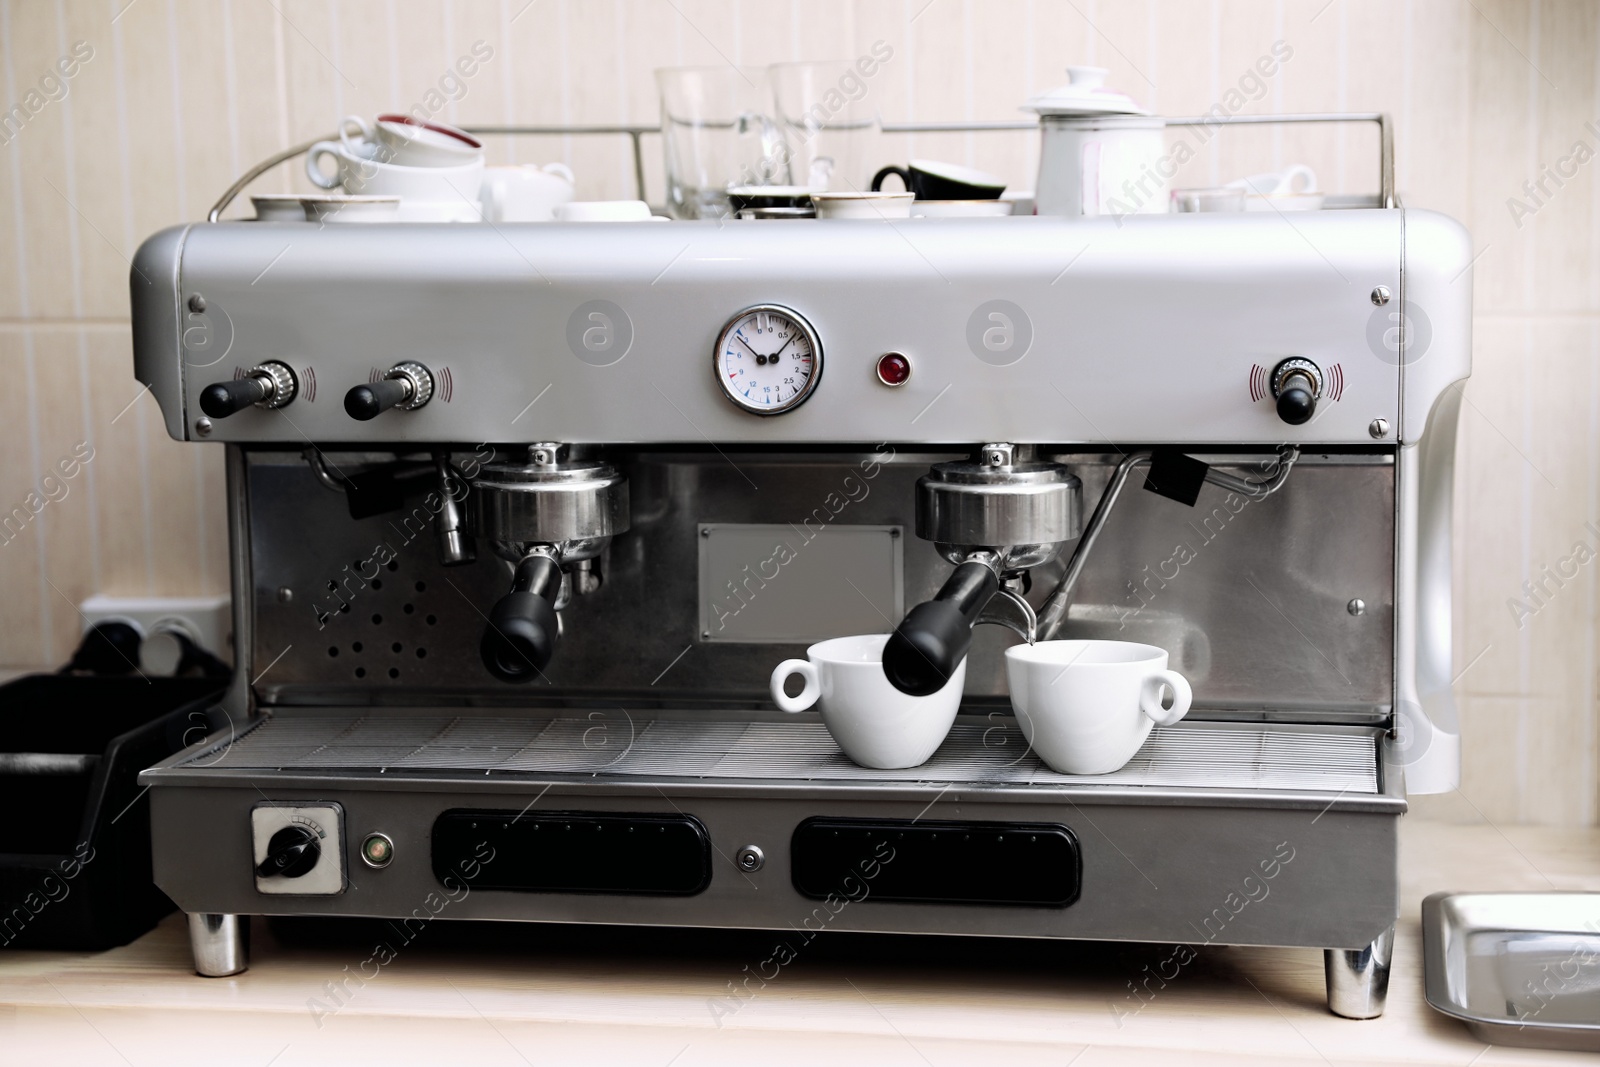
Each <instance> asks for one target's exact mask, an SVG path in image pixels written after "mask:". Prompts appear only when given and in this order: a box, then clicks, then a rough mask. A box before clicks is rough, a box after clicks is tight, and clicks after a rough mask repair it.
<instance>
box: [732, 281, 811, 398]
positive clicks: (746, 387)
mask: <svg viewBox="0 0 1600 1067" xmlns="http://www.w3.org/2000/svg"><path fill="white" fill-rule="evenodd" d="M714 365H715V367H716V372H717V383H718V384H719V385H721V386H722V391H723V392H724V393H727V394H728V399H729V400H732V401H733V402H734V403H735V404H738V405H739V406H740V407H741V408H744V410H746V411H750V412H754V413H755V414H757V415H781V414H782V413H784V412H785V411H793V410H794V409H795V408H797V407H799V406H800V405H801V404H803V403H805V401H806V398H807V397H809V396H810V395H811V391H812V390H813V389H815V388H816V387H817V381H818V380H819V379H820V378H821V377H822V343H821V342H820V341H819V340H817V331H815V330H813V329H812V328H811V324H810V323H809V322H807V321H806V320H805V319H803V318H801V317H800V316H799V315H798V314H797V313H795V312H794V311H791V310H790V309H788V308H786V307H780V306H778V305H777V304H757V305H756V306H755V307H752V308H745V309H744V310H743V311H741V312H739V314H737V315H735V316H734V317H733V318H732V320H730V321H729V323H728V325H726V326H724V327H723V328H722V334H721V336H719V337H718V338H717V351H716V357H715V360H714Z"/></svg>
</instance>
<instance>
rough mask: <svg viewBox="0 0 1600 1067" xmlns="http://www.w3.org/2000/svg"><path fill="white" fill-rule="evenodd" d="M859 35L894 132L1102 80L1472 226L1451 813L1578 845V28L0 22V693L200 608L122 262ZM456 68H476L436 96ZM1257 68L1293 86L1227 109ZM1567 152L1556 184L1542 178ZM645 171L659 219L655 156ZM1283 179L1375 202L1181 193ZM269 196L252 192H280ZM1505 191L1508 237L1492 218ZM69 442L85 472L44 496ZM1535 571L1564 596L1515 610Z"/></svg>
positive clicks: (212, 586) (160, 13)
mask: <svg viewBox="0 0 1600 1067" xmlns="http://www.w3.org/2000/svg"><path fill="white" fill-rule="evenodd" d="M880 40H881V41H884V42H886V43H887V44H888V45H889V46H890V47H892V48H893V49H894V56H893V58H892V59H891V60H890V61H889V62H888V63H887V64H886V65H885V66H884V68H883V69H882V70H881V71H880V72H879V73H878V74H877V75H876V76H875V77H874V78H873V79H872V80H871V82H870V85H869V92H870V93H871V94H872V96H873V99H874V101H875V103H876V105H877V107H878V109H879V112H880V113H881V114H882V115H883V116H884V117H885V118H887V119H891V120H893V119H921V120H939V119H945V120H954V119H991V118H1001V119H1003V118H1012V117H1016V116H1017V114H1018V112H1017V110H1016V108H1017V105H1018V104H1019V103H1020V102H1021V101H1022V100H1023V99H1024V98H1026V97H1027V96H1028V95H1029V94H1030V93H1032V92H1034V91H1037V90H1039V89H1042V88H1046V87H1048V86H1050V85H1052V84H1055V83H1058V82H1060V81H1062V80H1063V74H1062V68H1063V67H1064V66H1065V65H1066V64H1067V63H1069V62H1072V63H1079V62H1091V63H1098V64H1101V65H1104V66H1108V67H1110V68H1111V70H1112V72H1113V74H1112V81H1113V83H1114V84H1115V85H1117V86H1120V87H1122V88H1124V89H1126V90H1127V91H1129V92H1130V93H1132V94H1133V95H1134V96H1136V97H1138V98H1140V99H1142V100H1144V101H1147V102H1149V103H1150V104H1152V105H1154V106H1155V107H1156V108H1157V109H1159V110H1160V111H1162V112H1164V113H1166V114H1197V113H1200V112H1203V111H1205V110H1207V109H1208V108H1210V107H1211V106H1212V105H1213V104H1214V103H1217V102H1219V101H1224V100H1226V99H1227V94H1228V93H1229V91H1230V90H1232V89H1236V88H1238V87H1239V86H1240V85H1241V82H1243V83H1244V89H1245V90H1246V92H1245V95H1246V96H1251V97H1255V99H1250V100H1247V101H1245V102H1244V106H1243V110H1245V111H1261V112H1271V111H1323V110H1327V111H1333V110H1383V111H1388V112H1390V113H1391V114H1393V115H1394V117H1395V119H1396V122H1397V128H1398V169H1399V186H1400V190H1401V193H1402V195H1403V197H1404V199H1405V200H1406V202H1407V203H1408V204H1410V205H1413V206H1420V207H1428V208H1435V209H1438V210H1441V211H1444V212H1447V213H1449V214H1451V215H1454V216H1456V217H1457V218H1460V219H1462V220H1463V221H1465V222H1466V223H1467V224H1468V225H1469V226H1470V227H1471V229H1472V232H1473V235H1474V238H1475V240H1476V243H1477V249H1478V252H1479V254H1480V258H1479V260H1478V262H1477V268H1476V272H1475V279H1474V280H1475V286H1476V297H1477V329H1476V341H1475V345H1476V351H1475V353H1474V358H1475V373H1474V377H1473V379H1472V382H1471V384H1470V386H1469V387H1468V389H1467V391H1466V397H1467V404H1466V405H1465V409H1464V410H1465V414H1464V426H1463V434H1462V444H1461V460H1462V473H1461V476H1460V488H1461V493H1460V494H1459V497H1458V504H1457V514H1458V534H1457V539H1456V541H1457V547H1458V551H1457V555H1456V573H1457V586H1456V588H1457V598H1456V604H1457V619H1458V629H1457V639H1456V640H1457V669H1458V670H1459V671H1460V672H1461V677H1460V679H1459V681H1458V683H1457V690H1458V693H1459V695H1460V698H1461V705H1462V711H1463V717H1464V722H1463V727H1464V731H1465V734H1466V743H1465V764H1466V766H1465V784H1464V786H1463V789H1462V791H1461V794H1460V795H1459V796H1457V797H1454V798H1451V801H1450V803H1452V804H1454V805H1455V809H1454V810H1459V811H1461V812H1463V813H1466V814H1467V815H1468V816H1469V817H1476V816H1477V815H1479V814H1481V815H1482V816H1484V817H1487V818H1490V819H1494V820H1496V821H1500V820H1510V821H1533V822H1550V823H1592V822H1593V821H1595V816H1596V780H1595V779H1596V728H1595V717H1596V710H1595V702H1596V694H1595V667H1596V664H1595V645H1596V620H1595V593H1596V583H1595V572H1596V569H1597V567H1600V564H1597V563H1592V562H1582V563H1579V562H1576V561H1575V560H1572V559H1568V561H1567V562H1566V563H1565V564H1563V562H1562V561H1563V560H1564V559H1567V558H1568V557H1571V556H1572V554H1573V553H1574V550H1575V545H1577V544H1579V543H1582V544H1585V545H1587V546H1588V548H1591V549H1596V550H1600V533H1597V532H1596V529H1597V528H1600V481H1597V479H1600V460H1597V456H1596V453H1597V445H1600V318H1597V313H1600V184H1597V183H1596V182H1595V179H1594V171H1595V169H1596V167H1597V166H1600V163H1595V162H1589V161H1588V158H1587V157H1588V155H1589V154H1590V150H1593V149H1595V148H1597V147H1600V128H1589V127H1587V126H1586V125H1585V124H1586V123H1588V122H1590V121H1592V120H1595V119H1600V62H1597V56H1600V5H1596V4H1595V3H1593V2H1592V0H1543V2H1541V0H1522V2H1514V0H1472V2H1466V0H1304V2H1301V0H1209V2H1208V0H1135V2H1125V3H1112V2H1110V0H1098V2H1096V0H1075V2H1072V3H1068V2H1065V0H1062V2H1056V0H984V2H983V3H978V2H977V0H903V2H902V0H807V2H805V3H800V2H798V0H788V2H783V0H453V2H448V0H447V2H442V3H436V4H426V3H422V2H416V0H315V2H314V0H0V49H3V56H0V59H3V68H0V106H5V107H8V108H9V107H11V106H12V105H13V104H17V105H20V106H22V107H23V109H24V113H25V114H27V116H28V117H27V120H26V122H25V123H23V124H22V126H21V128H20V129H13V130H8V131H7V132H6V135H5V136H6V143H4V144H3V145H0V205H4V207H0V511H10V510H11V509H12V508H13V507H14V506H17V505H23V506H26V504H27V503H28V501H29V496H28V494H29V493H30V492H33V493H37V494H38V496H37V497H36V498H34V502H35V503H37V502H38V501H41V500H48V503H45V504H43V506H42V507H41V508H40V510H39V513H38V514H37V516H36V517H34V518H33V519H32V520H31V522H29V523H28V524H27V525H26V527H25V528H24V529H23V530H22V531H21V533H20V534H18V535H16V536H15V537H13V538H12V539H10V540H9V541H7V542H6V543H4V544H0V665H32V664H53V663H58V662H60V661H61V660H62V659H63V658H64V657H65V656H66V655H67V653H68V652H69V651H70V650H71V647H72V645H73V643H74V639H75V635H76V632H77V628H78V619H77V617H76V614H75V609H74V607H73V605H74V604H75V603H76V602H78V601H79V600H81V599H82V598H83V597H84V596H86V595H87V594H89V593H90V592H92V591H95V590H100V591H105V592H112V593H124V594H127V593H172V594H180V593H198V592H211V591H220V590H223V589H225V588H226V570H225V552H226V545H225V539H226V531H225V528H224V525H223V522H222V510H221V507H220V503H221V494H222V476H221V453H220V449H211V448H191V447H184V446H179V445H177V444H175V443H173V442H171V441H168V440H167V439H166V436H165V434H164V433H163V432H162V430H161V428H160V422H159V419H158V416H157V412H156V409H155V405H154V403H153V402H152V401H151V400H150V398H149V397H147V396H143V395H141V393H140V390H139V387H138V385H137V384H136V383H135V382H134V380H133V378H132V376H131V366H130V353H129V342H128V328H127V314H128V311H127V297H126V294H127V288H126V284H125V277H126V274H127V269H128V264H127V261H128V257H129V256H130V255H131V254H132V252H133V250H134V248H135V247H136V246H137V244H138V242H139V241H140V240H141V239H142V238H144V237H145V236H147V235H148V234H150V233H151V232H152V231H154V230H156V229H158V228H160V227H163V226H166V225H168V224H171V223H175V222H179V221H181V220H189V219H196V218H199V217H201V216H202V215H203V214H204V212H205V211H206V209H207V207H208V206H209V205H210V203H211V202H212V200H213V199H215V197H216V196H217V195H218V194H219V193H220V192H221V191H222V190H223V189H224V188H226V187H227V185H228V184H229V183H230V181H231V180H232V179H233V177H234V176H235V175H237V174H238V173H239V172H241V171H242V170H243V169H244V168H245V167H246V166H248V165H249V164H250V163H251V162H253V161H255V160H257V159H260V158H263V157H265V156H267V155H269V154H270V153H272V152H273V151H275V150H277V149H278V148H279V147H281V146H284V145H287V144H290V143H293V142H295V141H298V140H302V139H306V138H308V137H312V136H315V135H317V134H319V133H322V132H324V131H328V130H330V129H331V128H332V127H333V125H334V123H335V121H336V120H337V119H338V118H339V117H340V116H341V115H344V114H347V113H351V112H357V113H363V114H368V115H370V114H373V113H375V112H377V111H378V110H380V109H389V108H393V107H396V106H398V107H402V108H407V109H409V108H410V107H412V106H413V105H415V104H419V103H421V104H423V105H424V106H429V107H434V106H436V107H437V112H438V114H439V115H440V116H441V117H443V118H445V119H446V120H449V121H452V122H459V123H503V122H519V123H557V122H566V123H575V122H594V123H616V122H653V121H654V119H655V115H656V97H655V87H654V82H653V78H652V74H651V72H652V70H653V69H654V68H656V67H660V66H669V65H680V64H723V63H728V62H733V63H739V64H745V65H762V64H766V63H770V62H775V61H783V60H793V59H808V58H833V57H853V56H856V55H858V54H860V53H862V52H864V51H866V50H867V49H869V48H870V47H871V46H872V44H873V43H874V42H876V41H880ZM80 41H81V42H85V44H83V45H78V44H77V42H80ZM479 41H482V42H484V43H485V44H487V45H488V46H489V47H490V48H492V49H493V53H494V54H493V57H492V58H491V59H489V60H488V61H487V62H485V63H483V64H482V65H481V67H480V68H479V69H478V71H477V72H476V73H475V74H474V75H473V76H472V77H470V78H467V79H464V80H462V81H461V82H459V83H458V82H453V81H451V79H450V76H449V75H447V71H448V69H449V68H450V66H451V65H452V64H453V63H454V61H455V60H456V59H457V58H458V57H460V56H463V55H465V54H467V53H468V52H469V51H470V50H471V49H472V46H473V45H474V43H475V42H479ZM1275 41H1283V42H1285V43H1286V44H1287V45H1288V46H1289V47H1290V48H1292V50H1293V55H1292V57H1291V58H1289V59H1288V60H1287V61H1286V62H1284V63H1283V64H1282V66H1281V69H1279V70H1278V71H1277V72H1276V73H1275V74H1274V75H1273V76H1272V77H1271V78H1269V79H1265V80H1264V81H1263V82H1262V83H1261V84H1259V85H1257V84H1255V83H1252V82H1250V81H1248V72H1249V70H1250V68H1251V67H1252V65H1253V64H1254V63H1255V61H1256V60H1257V58H1258V57H1260V56H1262V55H1263V54H1265V53H1267V52H1268V51H1269V50H1270V49H1271V47H1272V45H1273V42H1275ZM62 60H64V61H65V65H66V68H67V69H70V70H71V71H72V76H71V77H70V78H64V77H62V76H61V75H60V73H59V71H60V69H61V68H60V67H58V61H62ZM441 86H442V88H443V89H444V90H446V91H439V90H440V89H441ZM30 94H31V95H30ZM15 114H16V112H13V115H15ZM1579 142H1582V144H1583V146H1584V151H1581V152H1579V153H1578V155H1579V156H1582V157H1583V162H1581V163H1580V162H1578V161H1577V160H1576V159H1572V160H1571V161H1570V162H1568V163H1565V164H1563V163H1562V160H1564V159H1568V158H1569V157H1571V156H1572V153H1573V152H1574V150H1575V147H1576V146H1577V145H1578V143H1579ZM646 148H647V157H646V162H647V171H648V175H649V181H650V185H651V194H652V197H653V198H659V197H660V195H661V193H660V189H661V177H660V175H661V164H660V150H659V144H658V143H657V142H654V141H653V140H648V141H647V142H646ZM494 153H495V155H496V156H497V157H498V158H500V159H517V160H521V161H527V160H537V161H545V160H549V159H561V160H564V161H566V162H567V163H569V164H570V165H571V166H572V167H573V169H574V170H575V171H577V173H578V175H579V181H580V187H581V193H582V195H584V196H587V197H593V198H606V197H617V196H629V195H632V178H631V175H632V165H631V161H630V157H629V156H628V154H627V150H626V142H624V141H622V140H620V139H618V140H606V139H587V138H549V139H545V140H543V141H532V140H529V141H524V142H522V143H519V144H516V145H509V144H497V145H495V146H494ZM911 155H917V156H931V157H936V158H947V159H954V160H956V161H959V162H967V163H972V164H977V165H981V166H983V167H985V168H987V169H990V170H995V171H998V172H1000V173H1002V174H1004V175H1006V176H1007V177H1008V178H1010V179H1011V180H1013V182H1014V183H1016V184H1017V185H1019V186H1024V187H1025V186H1030V185H1031V184H1032V181H1031V172H1032V168H1033V165H1034V160H1035V145H1034V143H1033V139H1032V138H1030V137H1028V136H1026V135H1023V134H999V135H995V134H977V135H975V134H943V135H937V136H934V135H921V136H917V137H916V138H915V139H912V138H910V137H884V138H883V139H882V141H881V143H880V144H879V145H878V146H877V153H876V158H879V159H881V160H882V161H885V162H887V161H891V160H902V159H905V158H907V157H909V156H911ZM1296 161H1304V162H1307V163H1310V164H1311V165H1312V166H1313V167H1314V168H1315V169H1316V170H1317V172H1318V173H1319V175H1320V176H1321V177H1322V179H1323V184H1324V186H1325V187H1326V188H1329V189H1331V190H1334V191H1341V190H1344V191H1352V192H1355V191H1363V190H1371V189H1372V188H1373V187H1374V185H1375V182H1376V171H1377V157H1376V147H1375V138H1374V135H1373V133H1372V132H1371V131H1370V130H1369V129H1367V128H1363V127H1349V128H1342V129H1340V130H1338V131H1332V130H1317V131H1312V132H1307V131H1305V130H1284V131H1279V132H1271V131H1256V132H1252V133H1248V134H1245V133H1239V134H1233V133H1230V134H1228V135H1226V136H1223V137H1220V138H1218V139H1217V140H1216V141H1214V142H1212V144H1211V145H1210V146H1208V148H1207V149H1206V150H1205V151H1204V152H1202V153H1201V154H1199V155H1198V156H1197V157H1196V158H1195V160H1194V161H1193V162H1191V163H1190V164H1188V166H1187V168H1186V170H1185V172H1184V173H1183V174H1182V175H1181V176H1180V178H1179V182H1180V183H1181V184H1208V183H1211V182H1215V181H1219V180H1227V179H1229V178H1232V177H1236V176H1239V175H1242V174H1247V173H1253V172H1258V171H1262V170H1267V169H1273V168H1276V167H1278V166H1281V165H1284V164H1287V163H1291V162H1296ZM1547 165H1548V166H1550V167H1563V168H1564V169H1565V170H1566V171H1567V172H1568V173H1571V172H1572V171H1573V170H1574V168H1576V171H1577V173H1576V176H1575V177H1571V178H1563V179H1562V183H1563V184H1561V185H1560V187H1557V185H1556V183H1555V182H1553V181H1550V180H1548V179H1546V180H1545V183H1544V188H1545V192H1542V193H1540V192H1537V190H1536V193H1537V198H1538V199H1537V202H1536V201H1535V200H1534V199H1532V198H1530V197H1529V196H1528V195H1527V194H1526V193H1525V192H1524V190H1523V183H1524V182H1526V181H1530V180H1531V181H1535V182H1537V181H1539V179H1540V177H1541V174H1542V168H1543V167H1545V166H1547ZM292 170H293V168H285V169H284V170H282V171H280V172H278V173H276V174H275V175H273V176H272V177H270V178H269V179H266V180H264V181H263V182H262V183H261V188H263V189H267V190H271V189H287V188H296V187H304V179H303V177H301V178H299V179H298V180H295V179H293V178H292ZM1516 197H1520V198H1522V200H1523V201H1524V203H1525V204H1526V207H1527V208H1528V209H1530V210H1529V211H1525V212H1524V211H1520V210H1519V211H1518V212H1517V213H1516V215H1517V216H1518V217H1514V213H1513V211H1512V210H1511V207H1510V206H1508V200H1509V199H1510V198H1516ZM80 442H86V443H87V444H88V445H89V446H91V447H92V448H93V458H92V459H91V460H89V461H88V462H87V463H77V464H74V463H72V462H68V463H67V464H66V466H65V469H66V470H69V471H71V472H72V476H71V477H70V478H68V477H63V476H62V475H61V474H60V473H59V471H58V472H57V473H56V475H55V480H53V481H50V482H48V483H45V484H44V485H43V488H41V487H40V483H41V480H42V478H43V477H44V475H45V473H46V472H47V471H49V470H51V469H53V468H55V467H56V465H57V463H58V461H62V460H71V459H72V458H73V452H74V448H75V447H77V446H79V444H80ZM80 451H81V449H80ZM1591 522H1593V523H1596V526H1595V527H1590V526H1588V525H1586V524H1588V523H1591ZM1579 555H1580V556H1586V553H1579ZM1546 565H1549V566H1551V567H1553V568H1560V567H1562V566H1565V568H1566V573H1567V574H1569V575H1572V576H1571V577H1568V578H1565V579H1563V580H1562V581H1561V584H1560V585H1559V587H1558V586H1557V584H1556V582H1554V581H1548V582H1547V583H1546V588H1547V589H1548V590H1549V594H1548V595H1544V594H1541V596H1540V600H1541V601H1542V603H1540V604H1535V603H1534V602H1533V601H1531V600H1530V601H1528V606H1529V607H1530V608H1532V607H1537V610H1536V611H1534V612H1532V614H1528V613H1526V612H1521V613H1519V612H1516V611H1514V610H1513V608H1512V607H1511V606H1509V605H1510V602H1513V601H1515V600H1517V599H1525V597H1524V594H1523V591H1522V588H1521V586H1522V583H1523V582H1524V581H1529V580H1537V579H1539V578H1540V577H1541V574H1542V570H1541V569H1542V568H1543V567H1544V566H1546ZM1574 570H1575V574H1574V573H1573V572H1574ZM1519 615H1520V616H1521V617H1520V618H1519Z"/></svg>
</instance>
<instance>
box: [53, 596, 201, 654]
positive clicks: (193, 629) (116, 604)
mask: <svg viewBox="0 0 1600 1067" xmlns="http://www.w3.org/2000/svg"><path fill="white" fill-rule="evenodd" d="M232 603H233V602H232V600H231V599H230V598H229V597H226V596H194V597H149V596H135V597H119V596H106V595H104V594H102V593H96V594H95V595H94V596H92V597H90V598H89V599H87V600H85V601H84V602H83V603H82V604H79V605H78V611H79V612H80V613H81V614H82V617H83V631H84V632H85V633H87V632H89V630H90V629H91V628H93V627H94V626H95V625H97V624H99V623H102V622H125V623H127V624H129V625H130V626H132V627H133V628H134V629H135V630H137V631H139V635H140V636H141V637H149V636H150V635H151V634H154V633H157V632H159V631H162V630H176V631H178V632H179V633H181V634H183V635H184V636H185V637H187V638H188V639H189V640H190V641H192V642H194V643H195V644H196V645H198V646H199V647H201V648H203V649H205V650H206V651H207V652H210V653H211V654H212V655H214V656H216V657H218V658H219V659H223V660H226V661H229V662H231V661H232V660H233V612H232Z"/></svg>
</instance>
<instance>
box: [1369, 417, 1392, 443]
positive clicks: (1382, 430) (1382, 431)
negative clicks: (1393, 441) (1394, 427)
mask: <svg viewBox="0 0 1600 1067" xmlns="http://www.w3.org/2000/svg"><path fill="white" fill-rule="evenodd" d="M1367 433H1368V435H1369V436H1371V437H1372V438H1373V439H1374V440H1378V441H1381V440H1383V439H1384V438H1385V437H1388V436H1389V420H1388V419H1373V420H1372V422H1370V423H1369V424H1368V425H1367Z"/></svg>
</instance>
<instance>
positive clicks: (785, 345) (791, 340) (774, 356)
mask: <svg viewBox="0 0 1600 1067" xmlns="http://www.w3.org/2000/svg"><path fill="white" fill-rule="evenodd" d="M741 340H742V338H741ZM792 344H794V338H793V337H791V338H789V339H788V340H787V341H785V342H783V348H780V349H778V350H777V351H776V352H774V353H772V355H770V356H768V357H767V361H768V362H771V361H772V360H775V359H777V358H778V357H779V356H781V355H783V349H784V348H788V347H789V346H790V345H792Z"/></svg>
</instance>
